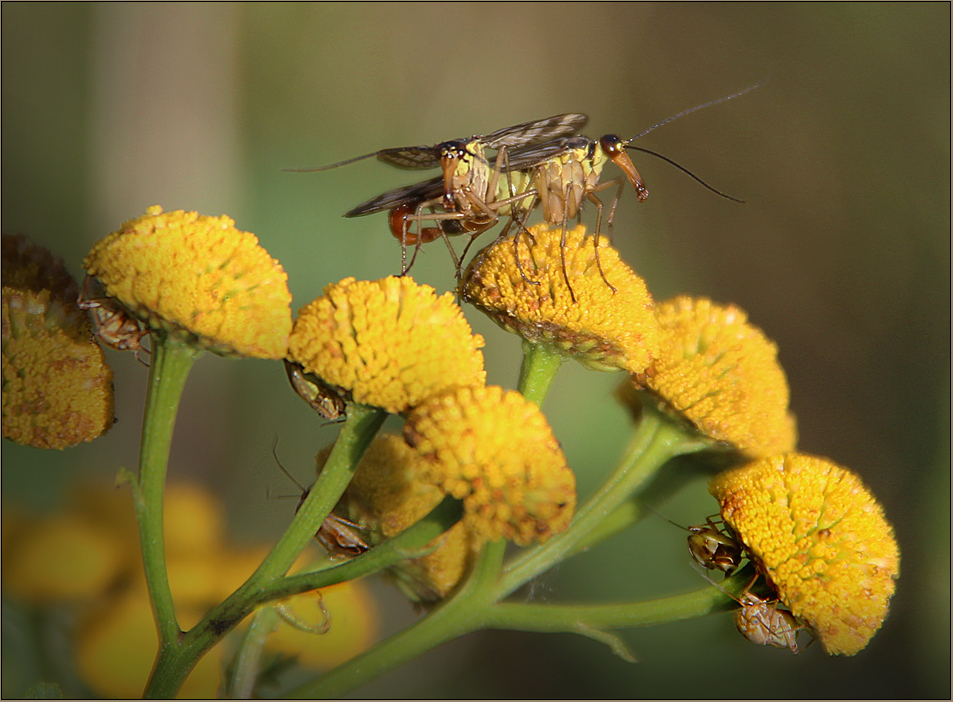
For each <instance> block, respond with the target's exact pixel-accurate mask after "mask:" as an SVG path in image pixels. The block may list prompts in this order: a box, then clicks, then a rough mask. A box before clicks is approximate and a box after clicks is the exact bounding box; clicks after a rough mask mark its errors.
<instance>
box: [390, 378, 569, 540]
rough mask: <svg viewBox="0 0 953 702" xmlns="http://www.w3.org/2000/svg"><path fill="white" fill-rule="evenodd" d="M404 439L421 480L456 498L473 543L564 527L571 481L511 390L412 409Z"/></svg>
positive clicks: (463, 393)
mask: <svg viewBox="0 0 953 702" xmlns="http://www.w3.org/2000/svg"><path fill="white" fill-rule="evenodd" d="M404 437H405V438H406V439H407V442H408V443H409V444H410V445H411V446H413V447H414V448H416V449H417V451H418V453H419V454H420V456H421V457H422V458H423V461H424V465H425V467H424V469H423V470H422V472H421V476H422V478H423V480H424V481H426V482H430V483H433V484H435V485H438V486H439V487H440V488H441V489H442V490H444V491H445V492H446V493H447V494H449V495H453V496H454V497H456V498H457V499H460V500H463V506H464V510H465V514H464V518H463V522H464V524H465V525H466V526H467V528H468V529H469V530H470V531H471V532H472V533H473V534H474V535H475V537H477V538H478V539H479V540H480V541H496V540H498V539H501V538H506V539H509V540H511V541H514V542H516V543H517V544H519V545H521V546H526V545H527V544H529V543H531V542H533V541H546V540H547V539H548V538H549V537H550V536H552V535H553V534H558V533H559V532H561V531H563V530H565V529H566V527H568V526H569V522H570V520H571V519H572V515H573V511H574V510H575V507H576V478H575V475H573V472H572V470H570V468H569V466H567V465H566V457H565V456H564V455H563V452H562V449H560V447H559V442H557V441H556V438H555V437H554V436H553V433H552V430H551V429H550V428H549V424H548V423H547V422H546V418H545V416H544V415H543V414H542V412H540V411H539V408H538V407H536V405H534V404H533V403H531V402H529V401H527V400H526V399H524V398H523V396H522V395H520V394H519V393H518V392H513V391H505V390H503V389H502V388H500V387H496V386H491V387H473V388H461V389H458V390H455V391H451V392H447V393H444V394H443V395H440V396H437V397H434V398H432V399H431V400H429V401H428V402H426V403H424V404H423V405H421V406H419V407H417V408H415V409H414V411H413V412H411V413H410V415H408V417H407V422H406V424H405V425H404Z"/></svg>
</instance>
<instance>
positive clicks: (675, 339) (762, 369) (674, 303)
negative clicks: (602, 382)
mask: <svg viewBox="0 0 953 702" xmlns="http://www.w3.org/2000/svg"><path fill="white" fill-rule="evenodd" d="M656 317H657V318H658V320H659V324H660V325H661V329H662V346H661V350H660V351H659V354H658V356H657V358H656V359H655V364H654V366H653V368H652V369H650V370H649V371H648V372H646V373H644V374H639V375H637V376H636V382H637V383H639V384H641V385H643V386H644V387H646V388H648V389H649V390H650V391H651V392H652V393H653V394H654V395H655V396H657V397H658V398H660V399H661V400H662V402H663V404H664V405H665V406H666V407H668V408H670V409H671V410H674V411H675V412H676V413H678V414H679V415H681V416H682V417H685V418H686V419H688V420H689V421H690V422H691V423H692V424H693V425H694V426H695V427H696V428H697V429H698V430H699V431H700V432H701V433H702V434H705V435H706V436H709V437H711V438H713V439H715V440H716V441H723V442H728V443H730V444H731V445H732V446H733V447H734V448H736V449H738V450H741V451H743V452H745V453H746V454H748V455H750V456H752V457H756V458H757V457H762V456H767V455H771V454H774V453H781V452H783V451H791V450H793V449H794V446H795V443H796V440H797V434H796V428H795V421H794V417H793V415H791V414H790V413H789V412H788V383H787V379H786V378H785V375H784V370H783V369H782V368H781V365H780V364H779V363H778V361H777V352H778V350H777V347H776V346H775V345H774V343H772V342H771V341H770V340H769V339H768V338H767V337H765V335H764V333H763V332H762V331H761V330H760V329H758V328H757V327H755V326H753V325H751V324H749V323H748V322H747V315H745V313H744V312H743V311H742V310H741V309H739V308H737V307H735V306H734V305H728V306H727V307H723V306H720V305H716V304H714V303H712V302H711V300H707V299H704V298H701V299H693V298H690V297H677V298H675V299H673V300H670V301H668V302H664V303H660V304H659V305H658V308H657V309H656Z"/></svg>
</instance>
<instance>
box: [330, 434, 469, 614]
mask: <svg viewBox="0 0 953 702" xmlns="http://www.w3.org/2000/svg"><path fill="white" fill-rule="evenodd" d="M329 453H330V448H328V449H325V450H324V451H322V452H321V453H320V454H319V455H318V459H317V463H318V469H319V471H320V468H321V467H322V466H323V465H324V462H325V460H327V456H328V454H329ZM424 467H425V466H424V464H423V462H422V460H421V458H420V456H419V454H418V453H417V452H416V451H415V450H414V449H412V448H411V447H410V446H408V445H407V444H406V443H405V442H404V440H403V439H402V438H401V437H399V436H394V435H393V434H381V435H379V436H378V437H377V438H376V439H374V441H373V442H372V443H371V445H370V446H369V447H368V449H367V451H366V452H365V453H364V456H363V458H361V462H360V463H359V464H358V466H357V470H356V471H355V473H354V479H353V480H352V481H351V483H350V485H348V488H347V492H345V499H344V500H342V502H343V503H344V504H346V505H347V510H348V511H347V516H348V517H349V518H350V519H351V520H353V521H354V522H356V523H357V524H359V525H361V526H362V527H364V528H365V529H366V530H367V532H368V533H367V538H368V540H369V541H370V542H371V544H375V543H379V542H381V541H384V540H386V539H389V538H392V537H394V536H397V535H398V534H400V533H401V532H402V531H404V530H405V529H407V528H408V527H411V526H413V525H414V524H416V523H417V522H418V521H419V520H420V519H421V518H423V517H425V516H426V515H427V514H428V513H429V512H430V510H432V509H433V508H434V507H436V506H437V505H438V504H440V501H441V500H442V499H443V498H444V491H443V490H441V489H440V488H438V487H436V486H435V485H431V484H429V483H426V482H423V480H422V479H421V470H422V469H423V468H424ZM477 546H478V544H477V543H475V541H474V539H473V538H471V536H470V533H469V531H468V530H467V528H466V526H465V525H464V523H463V522H462V521H461V522H458V523H457V524H455V525H454V526H452V527H451V528H450V529H448V530H447V531H446V532H445V533H444V534H443V535H442V536H441V537H440V538H439V539H437V540H436V541H434V542H433V543H432V544H431V545H430V548H428V549H425V550H426V551H427V552H426V553H425V554H424V555H421V556H418V557H416V558H410V559H408V560H406V561H404V562H403V563H401V564H400V565H399V566H397V567H396V568H395V569H394V570H393V572H392V573H390V575H392V576H393V577H394V578H395V580H396V584H397V586H398V587H400V589H401V590H402V591H403V592H404V593H405V594H406V595H407V596H408V597H410V598H411V599H412V600H414V601H424V602H434V601H437V600H440V599H443V598H444V597H446V596H447V594H448V593H449V592H450V591H451V590H453V588H454V587H455V586H456V585H457V583H458V582H460V580H461V579H462V578H463V576H464V575H465V574H466V573H467V572H468V571H469V569H470V566H471V565H472V564H473V559H474V556H475V553H476V547H477Z"/></svg>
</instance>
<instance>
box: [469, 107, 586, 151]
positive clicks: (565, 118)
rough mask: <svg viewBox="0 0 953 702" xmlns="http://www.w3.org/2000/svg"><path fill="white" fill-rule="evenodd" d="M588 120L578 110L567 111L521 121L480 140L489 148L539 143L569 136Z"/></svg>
mask: <svg viewBox="0 0 953 702" xmlns="http://www.w3.org/2000/svg"><path fill="white" fill-rule="evenodd" d="M588 121H589V117H588V116H587V115H584V114H581V113H578V112H569V113H566V114H564V115H555V116H553V117H547V118H546V119H538V120H535V121H533V122H523V123H522V124H517V125H515V126H512V127H504V128H503V129H498V130H496V131H495V132H493V133H492V134H487V135H486V136H485V137H483V139H482V140H481V141H482V142H483V143H484V144H485V145H486V147H487V148H489V149H499V148H501V147H504V146H505V147H507V148H511V147H515V146H528V145H531V144H540V143H542V142H545V141H550V140H551V139H558V138H559V137H565V136H569V135H571V134H575V133H576V132H578V131H579V130H580V129H582V128H583V127H584V126H585V124H586V122H588Z"/></svg>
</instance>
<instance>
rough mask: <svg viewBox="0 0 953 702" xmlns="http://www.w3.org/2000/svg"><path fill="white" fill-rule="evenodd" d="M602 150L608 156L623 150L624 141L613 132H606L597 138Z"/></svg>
mask: <svg viewBox="0 0 953 702" xmlns="http://www.w3.org/2000/svg"><path fill="white" fill-rule="evenodd" d="M599 143H600V144H601V145H602V150H603V151H605V152H606V153H607V154H608V155H609V156H610V157H611V156H614V155H615V154H617V153H619V152H620V151H623V150H625V142H624V141H623V140H622V139H620V138H619V137H618V136H617V135H615V134H606V135H605V136H604V137H602V138H601V139H600V140H599Z"/></svg>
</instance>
